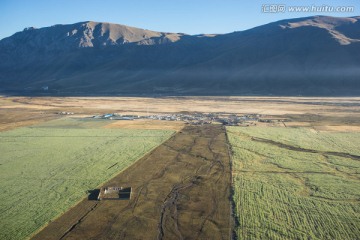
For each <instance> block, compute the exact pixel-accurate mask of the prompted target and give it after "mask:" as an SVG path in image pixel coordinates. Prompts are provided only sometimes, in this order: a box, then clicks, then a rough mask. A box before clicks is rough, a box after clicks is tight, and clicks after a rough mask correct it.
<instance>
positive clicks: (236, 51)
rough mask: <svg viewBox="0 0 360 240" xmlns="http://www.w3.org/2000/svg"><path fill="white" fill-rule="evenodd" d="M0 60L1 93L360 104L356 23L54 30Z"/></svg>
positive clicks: (359, 26)
mask: <svg viewBox="0 0 360 240" xmlns="http://www.w3.org/2000/svg"><path fill="white" fill-rule="evenodd" d="M0 58H1V59H3V61H2V62H0V83H1V87H0V91H2V92H15V93H18V94H19V93H20V94H25V93H27V94H43V93H46V94H64V95H78V94H137V95H138V94H158V93H161V94H169V95H173V94H175V95H177V94H195V95H196V94H211V95H212V94H216V95H217V94H226V95H238V94H276V95H299V94H301V95H359V94H360V17H352V18H335V17H325V16H316V17H308V18H300V19H290V20H282V21H278V22H275V23H270V24H266V25H263V26H259V27H256V28H253V29H249V30H246V31H241V32H234V33H229V34H223V35H200V36H198V35H197V36H190V35H186V34H177V33H161V32H154V31H149V30H143V29H138V28H132V27H127V26H124V25H118V24H110V23H96V22H82V23H76V24H71V25H55V26H53V27H48V28H41V29H26V30H24V31H23V32H19V33H16V34H14V35H13V36H11V37H9V38H5V39H3V40H1V41H0ZM43 86H49V90H48V91H46V92H43V90H42V87H43Z"/></svg>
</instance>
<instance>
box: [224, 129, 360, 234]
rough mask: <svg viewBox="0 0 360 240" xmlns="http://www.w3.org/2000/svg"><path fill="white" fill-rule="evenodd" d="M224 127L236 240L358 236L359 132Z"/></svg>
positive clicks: (359, 229)
mask: <svg viewBox="0 0 360 240" xmlns="http://www.w3.org/2000/svg"><path fill="white" fill-rule="evenodd" d="M227 132H228V138H229V141H230V143H231V148H232V153H233V156H232V158H233V159H232V161H233V185H234V196H233V201H234V203H235V216H236V228H235V231H236V235H237V237H238V239H341V240H344V239H359V236H360V202H359V201H360V158H359V157H357V154H359V152H360V150H359V147H358V146H360V134H359V133H330V132H316V131H313V130H310V129H307V128H280V127H247V128H244V127H228V128H227Z"/></svg>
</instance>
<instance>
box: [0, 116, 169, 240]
mask: <svg viewBox="0 0 360 240" xmlns="http://www.w3.org/2000/svg"><path fill="white" fill-rule="evenodd" d="M106 124H109V121H107V120H92V119H90V120H76V119H70V118H68V119H61V120H54V121H50V122H47V123H43V124H40V125H36V126H33V127H23V128H18V129H15V130H11V131H6V132H0V153H1V155H0V179H1V181H0V189H1V191H0V199H1V201H0V211H1V215H2V217H1V219H0V226H1V239H6V240H7V239H24V238H28V237H29V236H30V235H31V234H32V233H34V232H35V231H37V230H38V229H39V228H41V227H42V226H44V225H46V224H47V223H48V222H49V221H51V220H52V219H54V218H56V217H57V216H59V215H61V214H62V213H63V212H65V211H66V210H67V209H69V207H71V206H73V205H74V204H76V203H77V202H79V201H80V200H81V199H83V198H85V197H87V191H88V190H92V189H94V188H96V187H98V186H99V185H101V183H103V182H105V181H107V180H109V179H110V178H112V177H114V176H115V175H117V174H118V173H119V172H121V171H122V170H123V169H125V168H127V167H128V166H130V165H131V164H132V163H134V162H135V161H136V160H137V159H139V158H140V157H142V156H143V155H145V154H146V153H147V152H149V151H150V150H152V149H153V148H155V147H156V146H158V145H159V144H161V143H162V142H164V141H165V140H166V139H168V138H169V137H170V136H171V135H172V133H173V131H160V130H136V129H104V128H102V127H103V126H105V125H106Z"/></svg>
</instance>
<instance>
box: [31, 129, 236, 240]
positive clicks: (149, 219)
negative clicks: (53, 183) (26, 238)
mask: <svg viewBox="0 0 360 240" xmlns="http://www.w3.org/2000/svg"><path fill="white" fill-rule="evenodd" d="M230 173H231V171H230V158H229V155H228V149H227V145H226V137H225V129H224V128H223V127H221V126H215V125H208V126H201V127H198V126H188V127H185V128H184V129H183V130H182V131H181V132H179V133H177V134H176V135H174V136H173V137H172V138H171V139H169V140H168V141H167V142H165V143H164V144H163V145H161V146H159V147H158V148H157V149H155V150H154V151H153V152H151V153H150V154H148V155H147V156H145V157H144V158H142V159H140V160H139V161H137V162H136V163H135V164H134V165H132V166H131V167H129V168H128V169H126V170H125V171H124V172H122V173H120V174H119V175H118V176H116V177H115V178H113V179H112V180H110V181H109V182H107V183H106V184H104V186H131V187H132V194H131V199H130V200H128V201H127V200H125V201H100V202H97V201H89V200H88V199H85V200H83V201H82V202H80V203H79V204H78V205H77V206H75V207H74V208H72V209H71V210H69V211H68V212H67V213H65V214H64V215H63V216H61V217H60V218H58V219H57V220H55V221H54V222H52V223H50V224H49V225H48V226H47V227H46V228H45V229H43V230H42V231H41V232H39V233H38V234H37V235H36V236H34V237H33V239H41V240H44V239H229V238H230V234H231V219H230V216H231V213H230V209H231V208H230V201H229V199H230V183H231V175H230ZM93 193H94V192H91V194H93ZM91 194H90V195H91Z"/></svg>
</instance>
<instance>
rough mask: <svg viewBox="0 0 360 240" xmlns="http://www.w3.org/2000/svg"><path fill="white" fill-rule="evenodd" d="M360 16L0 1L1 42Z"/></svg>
mask: <svg viewBox="0 0 360 240" xmlns="http://www.w3.org/2000/svg"><path fill="white" fill-rule="evenodd" d="M264 4H286V6H302V5H304V6H312V5H314V6H322V5H329V6H354V8H355V10H354V11H353V12H350V13H326V12H320V13H309V12H307V13H304V12H301V13H300V12H298V13H290V12H288V11H286V12H285V13H263V12H262V6H263V5H264ZM311 15H331V16H359V15H360V1H359V0H327V1H325V0H248V1H245V0H128V1H125V0H0V39H2V38H4V37H8V36H10V35H12V34H14V33H15V32H18V31H21V30H23V29H24V28H25V27H30V26H34V27H38V28H39V27H45V26H51V25H54V24H69V23H75V22H81V21H87V20H92V21H103V22H112V23H120V24H125V25H129V26H133V27H140V28H145V29H150V30H155V31H165V32H184V33H188V34H199V33H228V32H233V31H239V30H245V29H249V28H252V27H255V26H258V25H261V24H265V23H269V22H273V21H276V20H280V19H286V18H297V17H303V16H311Z"/></svg>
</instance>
